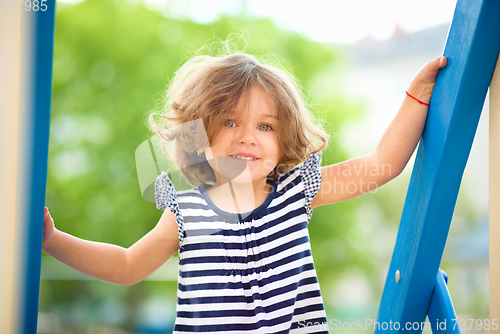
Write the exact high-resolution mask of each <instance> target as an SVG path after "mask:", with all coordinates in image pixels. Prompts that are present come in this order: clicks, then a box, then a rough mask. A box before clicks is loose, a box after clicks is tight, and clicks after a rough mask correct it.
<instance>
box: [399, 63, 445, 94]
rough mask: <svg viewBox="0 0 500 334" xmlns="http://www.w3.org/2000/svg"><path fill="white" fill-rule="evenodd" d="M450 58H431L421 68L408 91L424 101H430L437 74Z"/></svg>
mask: <svg viewBox="0 0 500 334" xmlns="http://www.w3.org/2000/svg"><path fill="white" fill-rule="evenodd" d="M447 62H448V60H447V59H446V57H437V58H436V59H434V60H431V61H430V62H428V63H427V64H425V65H424V67H422V69H420V71H419V72H418V73H417V75H416V76H415V78H414V79H413V81H412V82H411V84H410V87H409V88H408V93H410V94H411V95H413V96H414V97H416V98H417V99H419V100H420V101H423V102H425V103H429V102H430V100H431V96H432V91H433V90H434V83H435V82H436V75H437V74H438V71H439V69H440V68H443V67H445V66H446V63H447Z"/></svg>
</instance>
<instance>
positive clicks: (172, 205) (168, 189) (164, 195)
mask: <svg viewBox="0 0 500 334" xmlns="http://www.w3.org/2000/svg"><path fill="white" fill-rule="evenodd" d="M155 199H156V207H157V208H158V209H162V210H163V209H165V208H169V209H170V211H171V212H172V213H173V214H175V220H176V221H177V228H178V231H179V245H180V244H181V243H182V239H183V238H184V218H183V217H182V214H181V210H180V208H179V204H178V203H177V192H176V191H175V188H174V185H173V184H172V181H170V179H169V178H168V174H167V173H165V172H162V173H161V174H160V175H159V176H158V177H157V178H156V182H155Z"/></svg>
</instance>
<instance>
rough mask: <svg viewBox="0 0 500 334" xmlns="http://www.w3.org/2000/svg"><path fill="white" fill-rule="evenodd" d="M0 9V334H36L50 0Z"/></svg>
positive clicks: (50, 53)
mask: <svg viewBox="0 0 500 334" xmlns="http://www.w3.org/2000/svg"><path fill="white" fill-rule="evenodd" d="M28 2H29V5H30V6H29V7H28ZM0 6H2V8H1V11H0V104H1V108H0V157H1V158H0V159H1V160H0V161H1V162H0V212H2V219H1V223H0V224H1V227H2V232H1V233H0V266H1V268H2V274H1V276H0V333H6V334H7V333H36V327H37V316H38V294H39V289H40V266H41V249H42V234H43V209H44V205H45V188H46V182H47V181H46V180H47V157H48V147H49V123H50V101H51V95H52V94H51V93H52V58H53V49H54V47H53V44H54V14H55V8H54V7H55V0H48V1H47V0H44V1H36V2H35V1H25V2H22V1H9V2H1V3H0ZM28 8H29V9H28Z"/></svg>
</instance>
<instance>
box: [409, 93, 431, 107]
mask: <svg viewBox="0 0 500 334" xmlns="http://www.w3.org/2000/svg"><path fill="white" fill-rule="evenodd" d="M406 95H408V96H409V97H411V98H412V99H414V100H415V101H417V102H418V103H420V104H424V105H426V106H430V104H429V103H425V102H423V101H420V100H419V99H417V98H416V97H415V96H411V95H410V93H408V91H406Z"/></svg>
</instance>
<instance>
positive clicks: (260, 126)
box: [259, 124, 273, 131]
mask: <svg viewBox="0 0 500 334" xmlns="http://www.w3.org/2000/svg"><path fill="white" fill-rule="evenodd" d="M259 129H260V130H262V131H269V130H272V129H273V128H272V127H271V126H270V125H269V124H261V125H259Z"/></svg>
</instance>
